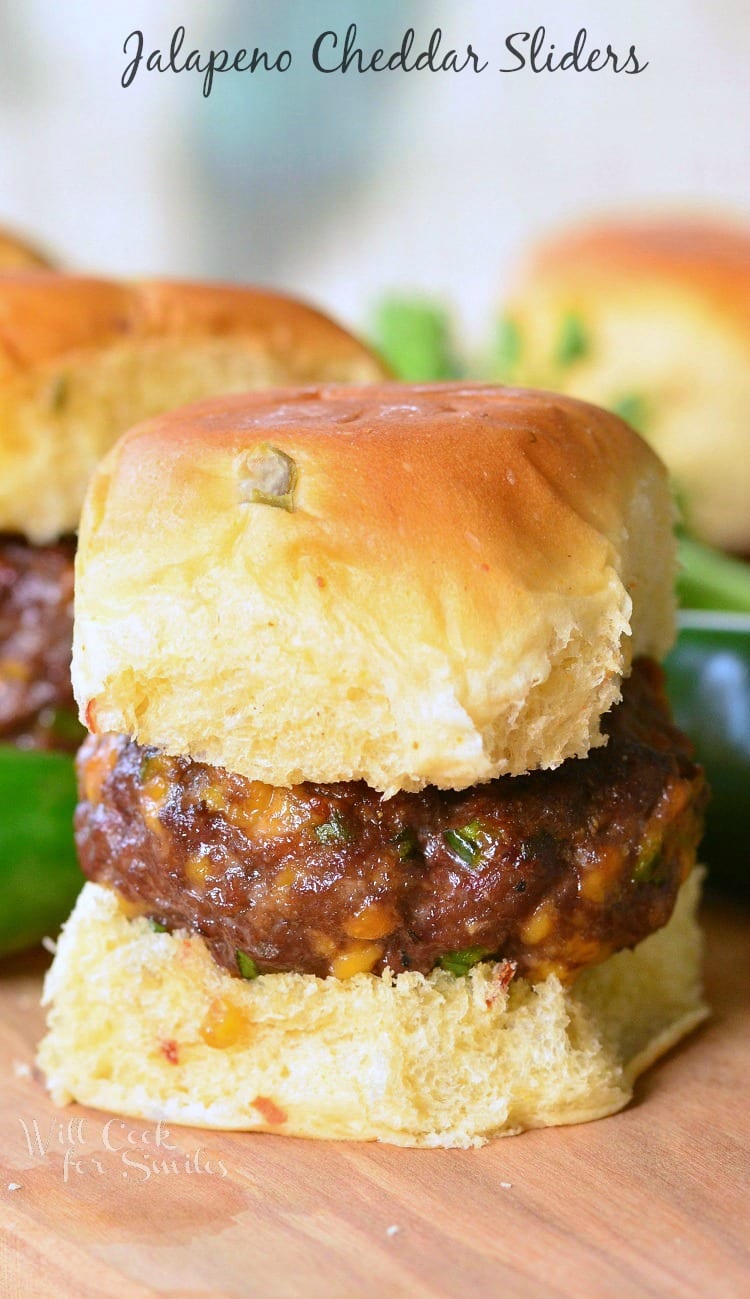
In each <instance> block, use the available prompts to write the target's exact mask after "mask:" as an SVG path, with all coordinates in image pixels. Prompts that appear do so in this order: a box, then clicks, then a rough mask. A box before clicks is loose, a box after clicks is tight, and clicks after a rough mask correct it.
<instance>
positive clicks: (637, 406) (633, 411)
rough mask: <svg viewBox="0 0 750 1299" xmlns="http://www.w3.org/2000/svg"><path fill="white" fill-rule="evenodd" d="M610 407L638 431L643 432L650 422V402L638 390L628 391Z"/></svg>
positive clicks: (613, 412)
mask: <svg viewBox="0 0 750 1299" xmlns="http://www.w3.org/2000/svg"><path fill="white" fill-rule="evenodd" d="M609 409H610V410H611V411H612V414H613V415H619V417H620V419H624V420H625V423H626V424H629V425H630V426H631V428H634V429H635V430H636V432H637V433H643V431H644V429H645V428H646V425H647V423H648V403H647V401H646V398H645V397H643V396H640V395H639V394H638V393H637V392H627V393H624V394H623V396H622V397H617V398H616V400H615V401H613V402H612V404H611V406H610V408H609Z"/></svg>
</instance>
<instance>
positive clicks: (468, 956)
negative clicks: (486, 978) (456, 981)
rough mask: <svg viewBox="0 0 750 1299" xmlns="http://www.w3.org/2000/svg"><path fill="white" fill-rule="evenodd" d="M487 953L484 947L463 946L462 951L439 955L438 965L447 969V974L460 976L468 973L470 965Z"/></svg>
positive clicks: (477, 961) (442, 968) (476, 962)
mask: <svg viewBox="0 0 750 1299" xmlns="http://www.w3.org/2000/svg"><path fill="white" fill-rule="evenodd" d="M487 955H488V953H487V948H486V947H465V948H464V950H463V951H462V952H446V954H445V956H441V957H440V960H439V961H438V965H439V966H440V968H441V970H447V971H448V974H455V976H456V978H460V977H461V976H462V975H464V974H468V973H469V970H470V969H471V967H472V965H477V964H478V963H479V961H481V960H483V959H484V957H485V956H487Z"/></svg>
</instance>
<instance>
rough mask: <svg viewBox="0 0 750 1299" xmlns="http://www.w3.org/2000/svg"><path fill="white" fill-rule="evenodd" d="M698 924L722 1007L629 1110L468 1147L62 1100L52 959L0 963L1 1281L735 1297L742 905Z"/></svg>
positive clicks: (309, 1296)
mask: <svg viewBox="0 0 750 1299" xmlns="http://www.w3.org/2000/svg"><path fill="white" fill-rule="evenodd" d="M706 930H707V935H708V952H707V973H708V977H707V983H708V991H709V997H710V999H711V1002H712V1005H713V1009H714V1014H713V1018H712V1019H711V1020H710V1021H709V1023H707V1024H706V1025H705V1026H704V1027H703V1028H701V1029H700V1030H699V1031H698V1032H697V1033H696V1034H695V1035H694V1036H693V1037H692V1038H691V1039H690V1040H689V1041H687V1042H686V1043H685V1044H684V1045H683V1046H682V1047H681V1048H679V1049H678V1050H676V1051H674V1052H673V1053H672V1054H671V1055H670V1056H669V1057H668V1058H667V1059H666V1060H665V1061H663V1062H662V1063H661V1064H660V1065H659V1066H657V1067H656V1068H655V1069H653V1070H652V1071H651V1073H650V1074H648V1075H647V1076H646V1077H645V1078H644V1079H643V1080H642V1081H641V1084H640V1086H639V1088H638V1093H637V1097H636V1100H635V1102H634V1103H633V1104H632V1105H631V1106H630V1107H629V1108H628V1109H627V1110H626V1111H624V1112H623V1113H622V1114H618V1115H615V1116H614V1117H613V1118H609V1119H603V1120H601V1121H600V1122H598V1123H593V1124H588V1125H586V1126H580V1127H574V1128H559V1129H555V1130H547V1131H540V1132H531V1133H526V1134H525V1135H524V1136H521V1137H514V1138H510V1139H505V1140H501V1141H497V1142H495V1143H494V1144H491V1145H489V1146H486V1147H485V1148H484V1149H481V1150H473V1151H424V1150H422V1151H420V1150H400V1149H393V1148H389V1147H387V1146H378V1145H364V1144H363V1145H354V1144H333V1143H332V1144H325V1143H315V1142H305V1141H301V1140H296V1139H294V1138H290V1137H275V1136H262V1135H249V1134H245V1135H242V1134H232V1133H208V1132H200V1131H197V1130H193V1129H184V1128H183V1129H179V1128H175V1127H171V1128H169V1129H168V1130H167V1129H161V1130H157V1129H156V1128H155V1127H154V1126H153V1125H151V1124H145V1123H143V1122H139V1121H135V1120H131V1119H123V1120H121V1119H114V1120H113V1121H112V1122H111V1123H110V1125H109V1127H108V1126H107V1122H108V1119H109V1118H110V1116H108V1115H105V1114H102V1113H97V1112H95V1111H93V1110H86V1109H83V1108H82V1107H79V1106H70V1107H69V1108H68V1109H67V1110H56V1109H55V1108H54V1107H53V1106H52V1105H51V1104H50V1102H49V1100H48V1098H47V1097H46V1094H45V1092H44V1088H43V1085H42V1082H41V1080H40V1079H39V1077H38V1076H37V1075H36V1072H35V1070H34V1068H33V1064H32V1061H33V1051H34V1044H35V1042H36V1041H37V1039H38V1037H39V1035H40V1033H41V1029H42V1016H41V1012H40V1010H39V1007H38V997H39V988H40V983H41V977H42V973H43V970H44V966H45V963H46V959H47V958H45V957H44V955H43V954H42V953H34V954H32V955H30V956H27V957H25V958H20V959H18V958H17V959H13V960H10V961H8V962H6V963H5V965H4V966H3V965H0V1087H1V1092H0V1124H1V1142H2V1145H1V1149H2V1158H3V1168H2V1174H1V1176H2V1181H1V1182H0V1200H1V1201H2V1213H1V1215H0V1221H1V1223H2V1226H1V1235H2V1244H1V1245H0V1286H1V1287H2V1288H1V1290H0V1293H1V1294H2V1296H3V1299H5V1297H6V1296H9V1297H11V1299H16V1296H19V1299H20V1297H23V1299H36V1296H44V1299H52V1297H57V1296H62V1297H63V1299H110V1297H111V1299H151V1297H152V1296H157V1295H159V1296H161V1295H169V1296H173V1297H174V1299H178V1297H179V1299H183V1296H216V1297H217V1299H218V1297H219V1296H221V1297H222V1299H223V1297H224V1296H226V1297H229V1296H232V1297H234V1296H258V1297H259V1299H287V1296H288V1297H289V1299H323V1297H325V1299H369V1297H370V1296H377V1297H378V1299H397V1297H398V1299H400V1297H401V1296H404V1299H407V1297H408V1299H415V1297H416V1299H421V1297H422V1296H429V1297H430V1299H433V1297H435V1299H437V1297H438V1296H440V1297H442V1296H446V1297H447V1296H473V1295H482V1296H494V1295H497V1296H500V1295H502V1296H504V1297H505V1299H559V1297H561V1296H564V1297H565V1299H568V1297H570V1299H573V1297H575V1299H587V1297H588V1296H591V1297H592V1299H594V1297H596V1299H599V1297H600V1296H601V1297H602V1299H604V1297H605V1296H606V1297H607V1299H609V1297H610V1296H616V1297H617V1299H644V1297H646V1296H672V1295H674V1296H680V1297H687V1299H690V1297H692V1296H695V1297H696V1299H697V1297H698V1296H700V1299H706V1297H707V1296H711V1299H714V1297H716V1299H740V1297H741V1299H746V1296H748V1295H750V915H748V913H747V912H743V911H741V910H739V909H737V910H734V909H732V908H730V907H728V906H727V905H726V904H724V905H722V906H721V907H718V906H716V905H714V906H713V907H712V908H710V909H709V910H708V912H707V915H706Z"/></svg>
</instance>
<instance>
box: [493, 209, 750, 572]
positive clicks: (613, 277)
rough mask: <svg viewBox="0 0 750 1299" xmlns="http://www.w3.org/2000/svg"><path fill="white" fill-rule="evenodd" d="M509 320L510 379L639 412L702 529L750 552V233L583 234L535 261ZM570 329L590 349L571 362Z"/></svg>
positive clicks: (680, 227) (614, 228)
mask: <svg viewBox="0 0 750 1299" xmlns="http://www.w3.org/2000/svg"><path fill="white" fill-rule="evenodd" d="M507 313H508V318H509V319H510V320H511V321H512V326H511V327H515V329H516V330H517V342H516V344H515V348H514V349H513V350H514V352H515V353H516V354H515V355H512V356H511V357H510V358H509V361H508V362H506V364H504V365H502V366H501V372H500V373H499V375H498V377H501V378H504V379H505V380H506V381H511V382H514V383H524V384H532V385H538V386H540V387H545V388H554V389H555V390H556V391H559V392H565V393H569V394H571V395H573V396H576V397H582V398H584V399H585V400H587V401H594V402H597V403H599V404H600V405H602V406H605V407H608V408H612V409H617V408H618V407H620V406H621V408H622V409H623V410H626V409H629V410H630V411H632V418H633V419H634V421H635V423H636V426H637V427H638V429H639V431H640V432H641V433H642V434H643V435H644V437H646V438H647V440H648V441H649V442H650V443H651V445H652V446H653V447H654V448H655V449H656V450H657V451H658V453H659V455H661V456H662V457H663V458H664V460H665V461H666V463H667V465H668V466H669V468H670V470H671V472H672V474H673V476H674V479H675V483H676V486H677V489H678V494H679V497H680V501H681V504H682V506H683V509H684V513H685V517H686V521H687V522H688V523H689V525H690V527H691V529H693V530H694V531H695V532H696V533H697V534H698V535H700V536H702V537H704V538H705V539H706V540H709V541H712V542H713V543H714V544H716V545H719V546H725V547H728V548H730V549H735V550H738V551H746V552H750V228H737V227H734V226H731V225H727V226H723V225H721V224H717V223H714V224H711V223H698V222H690V221H685V220H683V221H678V220H666V219H665V220H663V221H661V222H651V223H639V222H637V221H632V222H624V221H623V222H619V223H617V222H615V223H609V224H602V225H597V226H592V227H589V228H583V229H580V230H576V231H571V233H570V234H569V235H563V236H561V237H560V238H559V239H557V240H555V241H552V242H550V243H549V244H548V245H547V246H545V247H542V248H541V249H539V251H538V252H537V253H536V254H533V255H532V256H531V258H530V260H529V263H528V265H527V267H526V269H525V271H524V272H522V274H521V276H520V278H519V282H518V284H517V285H516V288H515V290H514V291H513V292H512V293H511V295H510V299H509V302H508V304H507ZM571 318H574V319H575V320H576V321H577V322H579V324H580V326H581V328H582V331H583V347H580V348H576V347H575V346H573V348H572V351H573V352H574V353H576V355H573V356H571V349H568V350H567V359H566V348H565V343H564V336H565V329H566V321H567V322H568V327H569V324H570V321H571Z"/></svg>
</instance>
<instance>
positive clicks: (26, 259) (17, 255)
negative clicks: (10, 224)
mask: <svg viewBox="0 0 750 1299" xmlns="http://www.w3.org/2000/svg"><path fill="white" fill-rule="evenodd" d="M54 265H55V264H54V262H53V261H52V260H51V259H50V258H49V257H48V256H47V253H46V252H42V250H41V249H40V248H37V247H36V245H35V244H32V243H29V242H28V241H27V240H26V239H25V238H22V237H21V236H20V235H19V234H17V233H16V232H15V231H14V230H7V229H6V228H5V227H0V274H5V273H6V272H7V271H11V272H12V271H44V270H54Z"/></svg>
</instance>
